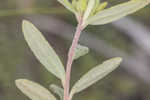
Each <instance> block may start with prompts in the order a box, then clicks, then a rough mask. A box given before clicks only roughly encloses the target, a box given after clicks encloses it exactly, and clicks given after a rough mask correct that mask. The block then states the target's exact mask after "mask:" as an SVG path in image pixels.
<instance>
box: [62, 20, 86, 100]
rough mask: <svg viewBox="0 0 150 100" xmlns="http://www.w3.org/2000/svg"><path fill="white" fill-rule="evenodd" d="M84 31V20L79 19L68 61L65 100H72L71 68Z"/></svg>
mask: <svg viewBox="0 0 150 100" xmlns="http://www.w3.org/2000/svg"><path fill="white" fill-rule="evenodd" d="M82 30H83V27H82V18H79V23H78V26H77V29H76V32H75V36H74V39H73V42H72V45H71V47H70V49H69V53H68V60H67V66H66V81H65V85H64V100H70V98H69V89H70V74H71V66H72V63H73V57H74V55H75V49H76V47H77V45H78V40H79V37H80V34H81V32H82Z"/></svg>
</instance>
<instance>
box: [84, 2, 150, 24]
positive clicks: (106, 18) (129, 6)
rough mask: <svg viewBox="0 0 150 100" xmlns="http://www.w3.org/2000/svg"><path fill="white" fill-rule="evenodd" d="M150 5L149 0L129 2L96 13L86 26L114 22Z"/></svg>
mask: <svg viewBox="0 0 150 100" xmlns="http://www.w3.org/2000/svg"><path fill="white" fill-rule="evenodd" d="M149 3H150V0H130V1H128V2H126V3H122V4H119V5H116V6H114V7H111V8H108V9H105V10H102V11H100V12H99V13H97V14H96V15H95V16H93V17H91V18H89V19H88V20H87V22H86V24H91V25H102V24H107V23H110V22H113V21H116V20H118V19H120V18H122V17H124V16H126V15H129V14H131V13H134V12H136V11H137V10H139V9H141V8H143V7H145V6H146V5H148V4H149Z"/></svg>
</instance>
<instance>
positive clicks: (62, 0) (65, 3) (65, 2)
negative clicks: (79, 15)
mask: <svg viewBox="0 0 150 100" xmlns="http://www.w3.org/2000/svg"><path fill="white" fill-rule="evenodd" d="M57 1H58V2H60V3H61V4H62V5H63V6H64V7H65V8H67V9H68V10H70V11H71V12H73V13H75V12H76V11H75V9H74V7H73V6H72V4H71V3H70V2H69V1H68V0H57Z"/></svg>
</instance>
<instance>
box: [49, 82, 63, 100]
mask: <svg viewBox="0 0 150 100" xmlns="http://www.w3.org/2000/svg"><path fill="white" fill-rule="evenodd" d="M50 90H51V91H52V92H54V93H55V94H57V95H58V96H59V97H60V99H61V100H63V97H64V90H63V89H62V88H61V87H59V86H57V85H55V84H52V85H50Z"/></svg>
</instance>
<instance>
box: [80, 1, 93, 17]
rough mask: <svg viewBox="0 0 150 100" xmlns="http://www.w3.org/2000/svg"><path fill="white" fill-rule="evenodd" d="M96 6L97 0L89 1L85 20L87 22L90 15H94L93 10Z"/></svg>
mask: <svg viewBox="0 0 150 100" xmlns="http://www.w3.org/2000/svg"><path fill="white" fill-rule="evenodd" d="M94 6H95V0H89V1H88V5H87V9H86V11H85V13H84V17H83V20H86V19H87V18H88V17H89V15H90V14H91V13H92V10H93V9H94Z"/></svg>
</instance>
